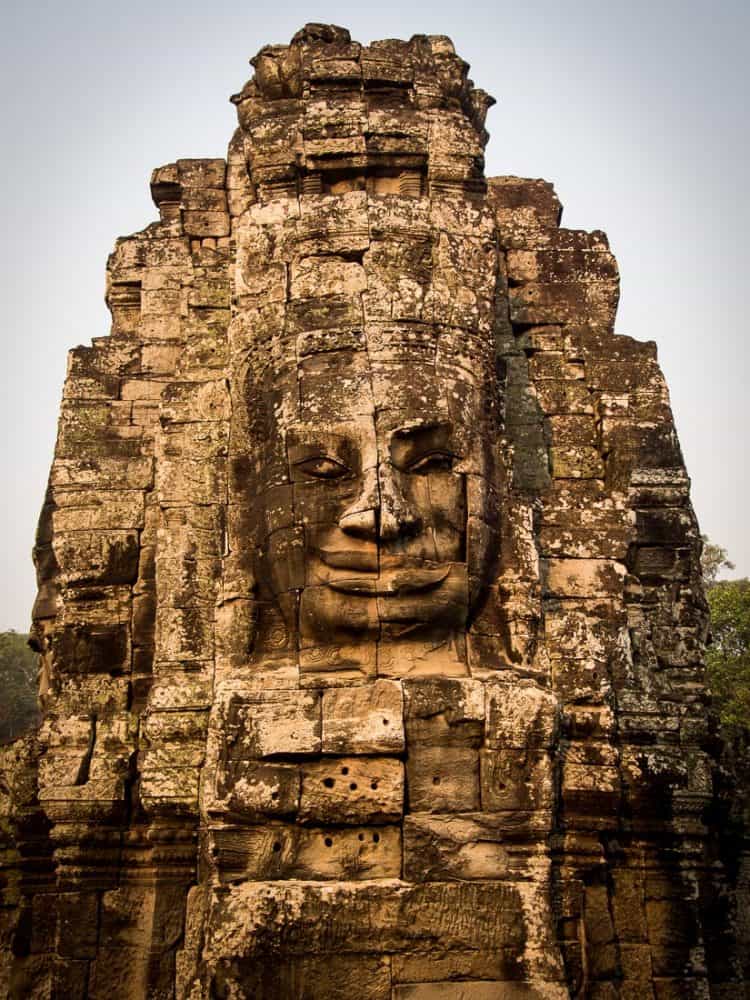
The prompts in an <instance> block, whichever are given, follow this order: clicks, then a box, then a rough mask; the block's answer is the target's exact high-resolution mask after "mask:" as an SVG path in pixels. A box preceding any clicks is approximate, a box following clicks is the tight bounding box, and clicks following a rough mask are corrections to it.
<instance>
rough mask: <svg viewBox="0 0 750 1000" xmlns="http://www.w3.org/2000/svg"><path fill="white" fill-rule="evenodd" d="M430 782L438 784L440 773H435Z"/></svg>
mask: <svg viewBox="0 0 750 1000" xmlns="http://www.w3.org/2000/svg"><path fill="white" fill-rule="evenodd" d="M432 783H433V785H439V784H440V775H439V774H436V775H435V777H434V778H433V779H432Z"/></svg>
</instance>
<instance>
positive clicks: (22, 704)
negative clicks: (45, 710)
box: [0, 631, 39, 743]
mask: <svg viewBox="0 0 750 1000" xmlns="http://www.w3.org/2000/svg"><path fill="white" fill-rule="evenodd" d="M27 639H28V636H26V635H22V634H20V633H19V632H13V631H11V632H0V692H2V694H0V743H6V742H8V741H9V740H14V739H15V738H16V737H17V736H20V735H21V734H22V733H24V732H26V730H27V729H30V728H31V727H32V726H33V725H35V723H36V721H37V719H38V717H39V706H38V703H37V696H36V690H37V672H38V669H39V662H38V661H39V658H38V656H37V655H36V653H33V652H32V651H31V650H30V649H29V647H28V646H27V644H26V640H27Z"/></svg>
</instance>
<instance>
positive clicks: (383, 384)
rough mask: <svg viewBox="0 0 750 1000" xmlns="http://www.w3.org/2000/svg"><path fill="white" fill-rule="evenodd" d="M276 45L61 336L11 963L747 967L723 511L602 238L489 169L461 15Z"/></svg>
mask: <svg viewBox="0 0 750 1000" xmlns="http://www.w3.org/2000/svg"><path fill="white" fill-rule="evenodd" d="M253 67H254V70H255V73H254V77H253V78H252V79H251V80H250V82H249V83H248V84H247V85H246V86H245V87H244V88H243V90H242V91H241V92H240V93H239V94H238V95H236V96H235V97H234V98H233V101H234V103H235V104H236V106H237V113H238V119H239V128H238V130H237V132H236V133H235V135H234V137H233V138H232V140H231V142H230V146H229V152H228V156H227V160H226V161H224V160H180V161H177V163H174V164H169V165H167V166H164V167H160V168H158V169H157V170H155V171H154V174H153V176H152V181H151V190H152V193H153V197H154V201H155V203H156V204H157V206H158V208H159V213H160V222H158V223H155V224H153V225H151V226H149V227H147V228H146V229H145V230H144V231H143V232H141V233H137V234H135V235H134V236H132V237H128V238H125V239H123V240H119V241H118V243H117V245H116V247H115V250H114V252H113V254H112V256H111V257H110V260H109V263H108V303H109V307H110V310H111V312H112V318H113V326H112V332H111V335H110V336H109V337H105V338H99V339H96V340H95V341H94V343H93V345H92V346H91V347H79V348H76V349H75V350H73V351H72V352H71V358H70V367H69V373H68V378H67V381H66V386H65V391H64V399H63V406H62V415H61V424H60V433H59V437H58V444H57V450H56V454H55V460H54V463H53V467H52V472H51V475H50V485H49V490H48V494H47V497H46V501H45V505H44V508H43V512H42V518H41V520H40V528H39V534H38V538H37V545H36V548H35V559H36V563H37V568H38V575H39V583H40V590H39V597H38V600H37V603H36V606H35V611H34V619H35V622H34V637H35V639H34V641H35V643H36V644H37V646H38V648H39V650H40V652H41V654H42V662H43V671H42V689H43V694H44V698H45V704H46V712H45V719H44V722H43V724H42V726H41V728H40V730H39V731H38V732H37V733H34V734H31V735H30V736H29V737H28V738H27V739H25V740H24V741H19V742H18V743H16V744H13V745H11V746H10V747H8V748H4V749H3V750H2V757H1V758H0V816H1V817H2V822H3V825H2V827H0V833H1V834H2V837H3V838H4V839H3V840H2V842H1V844H0V846H2V849H3V851H4V853H3V854H2V855H0V871H1V872H2V881H1V882H0V888H1V889H2V905H3V909H2V910H0V934H1V935H2V938H1V941H2V947H3V949H4V956H7V961H4V965H3V971H2V973H0V983H1V984H2V986H1V987H0V991H2V990H4V991H5V992H7V993H8V994H9V995H10V996H13V997H26V996H46V995H51V996H57V995H61V994H62V993H65V995H66V996H68V997H70V998H77V997H81V998H84V997H101V996H104V995H106V996H107V997H108V998H109V997H112V996H116V997H132V998H135V997H147V996H148V997H165V998H167V997H168V998H172V997H176V998H186V1000H187V998H190V1000H199V998H202V997H206V998H208V997H254V998H265V1000H274V998H279V1000H290V998H298V1000H302V998H303V997H304V998H306V1000H311V998H313V1000H335V998H339V997H340V998H344V997H346V998H347V1000H348V998H350V997H352V996H358V997H362V998H363V1000H385V998H388V1000H406V998H410V1000H422V998H427V997H429V998H433V997H437V998H456V1000H457V998H458V997H462V998H464V1000H467V998H471V1000H484V998H489V997H538V998H542V997H543V998H557V997H560V998H562V997H581V998H583V997H591V998H595V1000H605V998H606V1000H609V998H614V997H622V998H625V997H639V998H641V997H651V998H654V1000H666V998H670V997H677V996H679V997H696V998H697V997H716V998H718V997H721V998H722V1000H726V998H729V997H739V996H741V995H743V990H744V988H745V987H744V985H743V983H744V981H745V979H746V976H745V970H744V967H743V962H746V960H747V958H746V956H747V948H746V942H745V939H744V938H743V933H744V931H743V926H747V925H748V924H747V923H745V924H744V925H743V920H746V915H747V911H746V893H745V892H744V889H743V885H744V883H743V874H742V873H743V872H744V871H745V869H744V868H743V866H742V865H743V863H742V859H743V857H744V853H743V852H744V840H743V834H742V828H741V826H739V825H737V823H736V822H735V821H736V819H737V815H738V811H739V810H740V809H741V807H742V802H743V801H744V800H743V799H742V798H741V797H739V796H738V795H736V797H735V799H734V801H732V800H731V795H732V794H734V793H736V788H735V786H733V785H732V779H731V775H730V772H729V770H728V764H727V761H726V760H725V759H720V747H719V744H718V743H717V742H716V740H715V738H714V734H713V732H712V730H711V728H710V723H709V720H708V718H707V713H706V703H707V698H706V693H705V690H704V687H703V674H702V666H701V644H702V642H703V640H704V638H705V627H706V615H705V603H704V601H703V597H702V593H701V590H700V574H699V562H698V554H699V537H698V533H697V528H696V524H695V518H694V515H693V513H692V509H691V507H690V503H689V498H688V480H687V476H686V474H685V471H684V467H683V462H682V457H681V455H680V451H679V447H678V444H677V441H676V436H675V433H674V427H673V423H672V418H671V414H670V410H669V404H668V397H667V394H666V389H665V386H664V382H663V379H662V376H661V374H660V372H659V369H658V366H657V365H656V360H655V350H654V346H653V344H650V343H649V344H639V343H637V342H636V341H633V340H631V339H629V338H626V337H615V336H614V334H613V324H614V313H615V308H616V304H617V294H618V292H617V289H618V277H617V268H616V264H615V261H614V258H613V257H612V256H611V254H610V253H609V249H608V245H607V241H606V237H604V235H603V234H602V233H598V232H597V233H583V232H579V231H576V230H566V229H561V228H559V222H560V205H559V202H558V201H557V198H556V196H555V194H554V192H553V190H552V188H551V186H550V185H548V184H546V183H545V182H543V181H532V180H524V179H520V178H515V177H501V178H492V179H489V180H486V179H485V178H484V176H483V148H484V144H485V142H486V139H487V134H486V133H485V131H484V116H485V113H486V111H487V108H488V107H489V105H490V104H491V99H490V98H488V97H487V95H485V94H484V93H483V92H482V91H480V90H477V89H476V88H475V87H474V86H473V84H472V83H471V81H470V80H469V79H468V77H467V71H468V67H467V66H466V64H465V63H463V62H462V61H461V60H460V59H459V58H458V57H457V56H456V55H455V53H454V51H453V47H452V45H451V43H450V42H449V41H448V40H447V39H446V38H443V37H427V36H415V37H414V38H412V39H411V41H409V42H400V41H387V42H375V43H373V44H372V45H370V46H369V47H363V46H360V45H358V44H357V43H354V42H352V41H351V39H350V38H349V35H348V33H347V32H346V31H345V30H344V29H341V28H335V27H332V26H324V25H307V26H306V27H305V28H304V29H303V30H302V31H300V32H299V33H298V34H297V35H296V36H295V38H294V39H293V40H292V42H291V43H290V45H288V46H270V47H267V48H265V49H263V50H262V51H261V52H260V53H259V54H258V56H257V57H256V58H255V59H254V60H253ZM733 790H734V792H733ZM733 824H734V825H733ZM2 977H4V978H2Z"/></svg>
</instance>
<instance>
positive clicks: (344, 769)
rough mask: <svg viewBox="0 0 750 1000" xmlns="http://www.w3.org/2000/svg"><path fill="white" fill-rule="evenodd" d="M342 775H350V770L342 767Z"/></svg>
mask: <svg viewBox="0 0 750 1000" xmlns="http://www.w3.org/2000/svg"><path fill="white" fill-rule="evenodd" d="M341 773H342V774H348V773H349V768H348V767H342V768H341Z"/></svg>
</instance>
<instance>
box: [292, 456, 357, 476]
mask: <svg viewBox="0 0 750 1000" xmlns="http://www.w3.org/2000/svg"><path fill="white" fill-rule="evenodd" d="M295 468H296V469H299V470H300V472H304V474H305V475H306V476H312V477H313V478H314V479H340V478H341V477H342V476H346V475H348V473H349V469H348V468H347V467H346V466H345V465H343V464H342V463H341V462H337V461H336V460H335V459H334V458H329V457H328V456H327V455H316V456H315V457H314V458H306V459H304V460H303V461H302V462H297V463H296V464H295Z"/></svg>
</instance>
